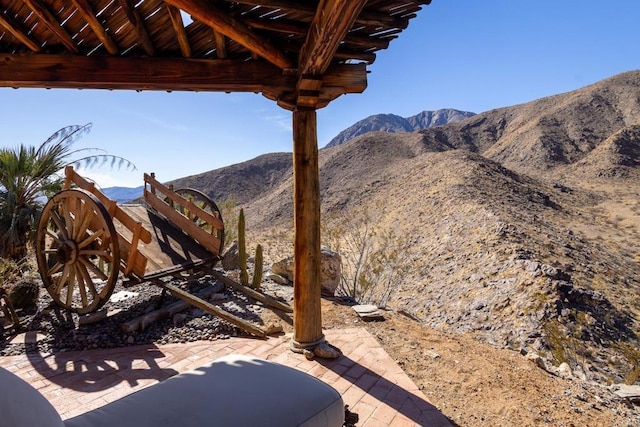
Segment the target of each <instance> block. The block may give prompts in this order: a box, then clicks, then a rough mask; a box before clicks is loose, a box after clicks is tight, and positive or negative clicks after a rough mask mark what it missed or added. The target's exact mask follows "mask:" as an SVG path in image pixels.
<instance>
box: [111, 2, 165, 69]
mask: <svg viewBox="0 0 640 427" xmlns="http://www.w3.org/2000/svg"><path fill="white" fill-rule="evenodd" d="M118 4H119V5H120V7H121V8H122V10H123V11H124V13H125V14H126V15H127V19H128V20H129V22H131V25H133V27H134V28H135V30H136V33H137V34H138V40H139V41H140V44H141V45H142V47H143V48H144V51H145V52H146V53H147V55H149V56H154V55H155V54H156V49H155V47H154V46H153V42H152V41H151V37H149V32H148V31H147V28H146V27H145V25H144V19H142V17H141V16H140V13H139V12H138V10H137V9H136V8H135V6H133V5H132V4H131V3H130V2H129V0H118Z"/></svg>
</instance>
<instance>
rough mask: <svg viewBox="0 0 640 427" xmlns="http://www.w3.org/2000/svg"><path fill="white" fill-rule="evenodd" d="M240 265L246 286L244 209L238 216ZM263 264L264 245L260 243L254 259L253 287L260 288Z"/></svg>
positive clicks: (247, 283) (247, 273)
mask: <svg viewBox="0 0 640 427" xmlns="http://www.w3.org/2000/svg"><path fill="white" fill-rule="evenodd" d="M238 265H239V267H240V283H242V284H243V285H244V286H249V272H248V270H247V244H246V240H245V220H244V209H240V215H239V216H238ZM262 265H263V257H262V246H261V245H258V246H257V247H256V256H255V259H254V269H253V270H254V271H253V280H252V281H251V287H252V288H253V289H260V284H261V283H262Z"/></svg>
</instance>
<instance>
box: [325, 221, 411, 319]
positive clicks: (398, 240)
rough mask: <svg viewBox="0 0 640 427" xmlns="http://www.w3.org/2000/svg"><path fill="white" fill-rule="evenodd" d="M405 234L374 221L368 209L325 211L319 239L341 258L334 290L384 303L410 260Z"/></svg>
mask: <svg viewBox="0 0 640 427" xmlns="http://www.w3.org/2000/svg"><path fill="white" fill-rule="evenodd" d="M407 237H408V236H406V235H404V234H398V233H396V232H395V231H394V230H393V229H391V228H385V227H383V226H382V225H380V224H378V223H376V222H375V220H374V217H373V216H372V215H371V214H369V212H368V211H362V212H354V213H351V214H341V215H329V216H328V217H327V219H326V220H325V221H324V222H323V224H322V240H323V244H324V245H326V246H328V247H330V248H331V249H333V250H335V251H337V252H339V253H340V256H341V259H342V275H341V279H340V285H339V287H338V289H337V292H338V294H340V295H344V296H349V297H352V298H354V299H355V300H356V301H357V302H358V303H361V304H375V305H377V306H378V307H381V308H384V307H386V305H387V303H388V302H389V300H390V298H391V296H392V295H393V294H394V292H396V291H397V289H398V288H399V287H400V286H401V284H402V283H403V280H404V278H405V277H406V276H407V274H408V273H409V271H410V269H411V268H412V265H413V263H414V258H415V256H414V255H415V254H413V251H412V247H411V245H410V244H409V239H408V238H407Z"/></svg>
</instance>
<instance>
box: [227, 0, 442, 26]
mask: <svg viewBox="0 0 640 427" xmlns="http://www.w3.org/2000/svg"><path fill="white" fill-rule="evenodd" d="M238 3H242V4H247V5H251V6H262V7H269V8H272V9H282V11H283V12H293V13H308V14H310V15H313V14H315V13H316V6H315V5H314V2H309V1H307V2H302V1H299V0H240V1H239V2H238ZM420 3H424V4H429V3H430V2H427V1H421V2H420ZM418 9H419V8H418ZM408 22H409V20H408V19H407V18H406V17H398V16H390V15H389V14H388V13H382V12H377V11H375V10H367V9H365V10H363V11H362V13H361V14H360V15H359V16H358V18H357V19H356V23H357V24H358V25H367V26H370V27H399V28H406V27H407V24H408Z"/></svg>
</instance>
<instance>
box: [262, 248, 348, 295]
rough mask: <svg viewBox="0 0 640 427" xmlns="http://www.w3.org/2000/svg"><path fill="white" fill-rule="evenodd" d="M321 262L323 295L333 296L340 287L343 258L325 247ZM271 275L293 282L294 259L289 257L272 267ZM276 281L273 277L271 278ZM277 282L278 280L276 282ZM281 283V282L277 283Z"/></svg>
mask: <svg viewBox="0 0 640 427" xmlns="http://www.w3.org/2000/svg"><path fill="white" fill-rule="evenodd" d="M320 255H321V260H320V283H321V286H322V294H323V295H328V296H333V295H335V292H336V289H338V286H339V285H340V278H341V276H342V258H341V257H340V254H339V253H337V252H334V251H332V250H331V249H329V248H327V247H326V246H323V247H322V249H321V253H320ZM271 274H276V275H278V276H281V277H283V278H285V279H287V280H288V281H289V282H293V257H288V258H285V259H283V260H280V261H278V262H275V263H273V265H272V266H271ZM269 278H270V279H271V280H274V279H273V278H272V277H269ZM274 281H275V282H277V280H274ZM277 283H281V282H277Z"/></svg>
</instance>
